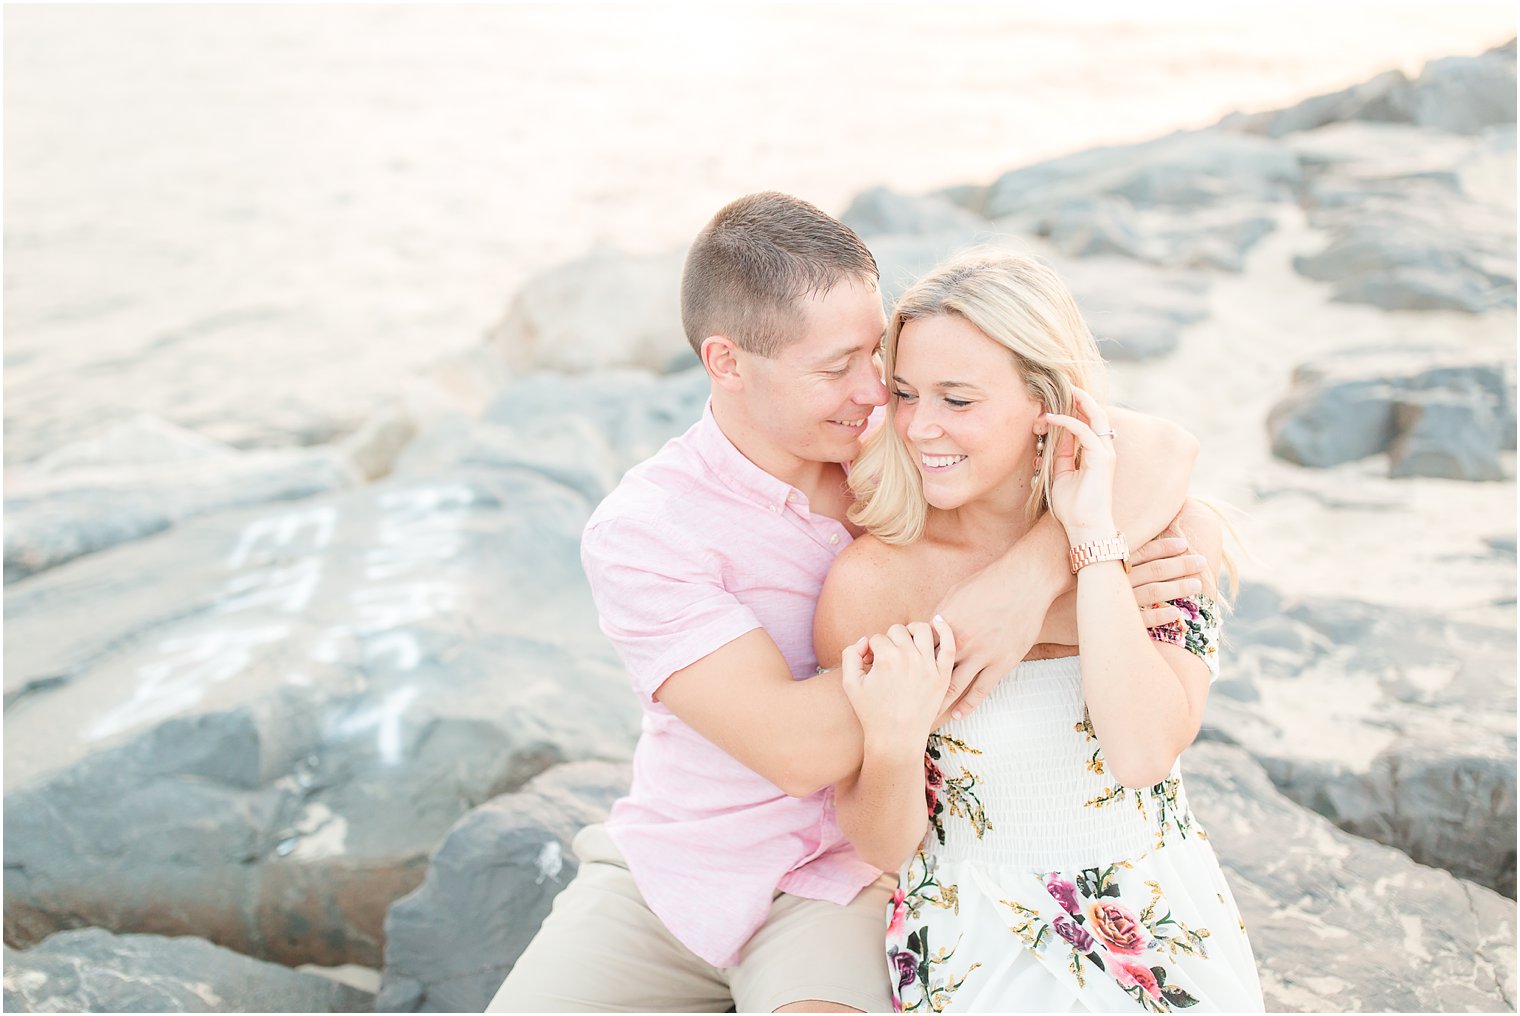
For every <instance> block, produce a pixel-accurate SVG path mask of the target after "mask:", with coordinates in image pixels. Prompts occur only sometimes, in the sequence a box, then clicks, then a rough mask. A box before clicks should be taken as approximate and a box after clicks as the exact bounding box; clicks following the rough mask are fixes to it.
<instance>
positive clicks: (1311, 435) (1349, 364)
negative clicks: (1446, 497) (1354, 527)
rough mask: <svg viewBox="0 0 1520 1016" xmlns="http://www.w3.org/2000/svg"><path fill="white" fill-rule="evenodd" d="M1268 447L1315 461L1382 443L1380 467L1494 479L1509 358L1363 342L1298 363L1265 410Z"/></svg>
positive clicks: (1502, 444) (1505, 415)
mask: <svg viewBox="0 0 1520 1016" xmlns="http://www.w3.org/2000/svg"><path fill="white" fill-rule="evenodd" d="M1267 430H1268V432H1269V433H1270V434H1271V438H1272V453H1273V454H1274V455H1276V456H1278V457H1279V458H1282V459H1285V460H1287V461H1289V462H1293V463H1296V464H1298V465H1301V466H1314V467H1318V468H1324V467H1329V466H1335V465H1338V464H1340V463H1343V462H1351V461H1355V460H1356V459H1361V458H1366V457H1367V456H1369V455H1376V454H1378V453H1380V452H1384V451H1387V452H1389V453H1390V456H1391V465H1390V475H1391V476H1395V477H1404V476H1436V477H1442V478H1446V479H1458V480H1497V479H1502V478H1503V476H1504V468H1503V463H1502V461H1501V457H1500V453H1501V451H1503V450H1506V449H1513V447H1514V439H1515V373H1514V364H1513V362H1508V363H1506V362H1488V363H1484V362H1472V361H1467V362H1463V361H1462V360H1461V359H1459V358H1454V357H1452V356H1451V355H1450V354H1433V353H1426V354H1421V353H1420V352H1418V351H1415V350H1401V351H1398V352H1387V351H1382V352H1379V351H1367V352H1363V353H1355V354H1349V355H1345V356H1340V357H1333V358H1326V359H1324V360H1321V361H1317V362H1315V363H1310V364H1304V365H1302V366H1300V367H1298V368H1297V369H1295V371H1294V372H1293V387H1292V389H1291V390H1290V391H1289V392H1288V394H1287V395H1286V396H1284V397H1283V398H1282V400H1280V401H1279V402H1278V403H1277V404H1276V405H1275V406H1273V407H1272V411H1271V413H1270V415H1269V416H1268V418H1267Z"/></svg>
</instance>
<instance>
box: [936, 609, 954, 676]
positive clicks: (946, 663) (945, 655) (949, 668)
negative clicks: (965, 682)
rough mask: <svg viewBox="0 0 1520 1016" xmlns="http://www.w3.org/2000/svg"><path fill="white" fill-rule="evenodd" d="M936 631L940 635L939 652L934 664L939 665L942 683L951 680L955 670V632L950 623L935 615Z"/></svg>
mask: <svg viewBox="0 0 1520 1016" xmlns="http://www.w3.org/2000/svg"><path fill="white" fill-rule="evenodd" d="M933 623H934V630H935V631H936V632H937V633H938V634H939V651H938V652H937V653H936V655H935V657H934V662H935V663H936V664H938V665H939V676H940V680H941V681H948V680H950V675H951V673H952V672H954V670H955V632H954V631H952V630H951V629H950V622H949V621H946V620H945V619H944V618H942V617H940V616H939V615H938V614H935V615H934V622H933Z"/></svg>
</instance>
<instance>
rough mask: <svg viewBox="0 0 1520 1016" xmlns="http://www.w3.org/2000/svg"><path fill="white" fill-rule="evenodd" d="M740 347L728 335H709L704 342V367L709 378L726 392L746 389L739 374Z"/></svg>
mask: <svg viewBox="0 0 1520 1016" xmlns="http://www.w3.org/2000/svg"><path fill="white" fill-rule="evenodd" d="M739 359H740V357H739V347H737V346H735V345H734V342H733V340H732V339H730V338H729V337H728V336H726V335H709V336H708V337H707V338H705V339H703V340H702V366H704V367H706V368H707V373H708V376H709V377H711V378H712V379H713V380H714V381H716V382H717V384H718V387H719V388H722V389H723V390H724V391H726V392H737V391H739V390H740V389H741V388H743V387H744V379H743V378H742V377H740V373H739Z"/></svg>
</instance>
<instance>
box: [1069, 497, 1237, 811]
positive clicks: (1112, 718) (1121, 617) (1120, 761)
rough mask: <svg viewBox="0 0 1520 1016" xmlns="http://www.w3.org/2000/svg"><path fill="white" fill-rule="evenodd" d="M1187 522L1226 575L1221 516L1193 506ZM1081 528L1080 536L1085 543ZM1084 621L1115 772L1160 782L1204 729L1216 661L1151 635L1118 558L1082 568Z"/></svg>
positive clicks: (1082, 639) (1096, 728) (1087, 683)
mask: <svg viewBox="0 0 1520 1016" xmlns="http://www.w3.org/2000/svg"><path fill="white" fill-rule="evenodd" d="M1183 524H1184V527H1185V529H1186V532H1187V534H1188V537H1189V540H1190V543H1191V546H1192V549H1193V552H1194V553H1196V554H1200V555H1202V556H1203V557H1204V558H1205V560H1206V561H1207V565H1206V568H1207V569H1208V571H1209V574H1213V575H1218V574H1219V567H1220V555H1221V549H1222V539H1223V537H1222V533H1221V529H1220V524H1219V520H1218V519H1217V518H1215V517H1214V516H1212V515H1210V514H1208V513H1207V512H1204V511H1193V510H1192V509H1189V510H1188V512H1187V513H1186V514H1185V518H1184V523H1183ZM1081 535H1082V534H1078V535H1074V536H1073V543H1080V542H1084V541H1083V539H1082V538H1081ZM1107 535H1112V534H1111V533H1110V534H1107ZM1077 628H1078V631H1079V633H1080V636H1079V640H1078V643H1079V645H1080V648H1081V656H1080V659H1081V667H1082V691H1083V695H1084V697H1085V698H1086V700H1087V710H1088V716H1089V717H1090V718H1091V720H1092V725H1093V733H1095V734H1096V735H1097V737H1098V741H1099V743H1100V744H1102V746H1103V757H1104V759H1105V760H1106V762H1107V765H1108V770H1109V772H1110V774H1111V775H1112V776H1113V777H1114V779H1116V780H1118V781H1119V782H1120V783H1122V784H1124V785H1125V786H1127V787H1149V786H1154V785H1155V784H1157V783H1160V782H1161V781H1162V780H1164V779H1165V778H1166V774H1167V773H1168V772H1170V771H1171V768H1172V763H1174V762H1175V761H1176V760H1177V756H1178V755H1180V754H1182V751H1183V749H1184V748H1186V747H1187V746H1188V745H1189V744H1192V743H1193V738H1195V737H1197V736H1198V728H1199V726H1200V725H1201V724H1202V722H1203V707H1204V703H1205V702H1206V701H1207V699H1208V694H1209V680H1210V672H1209V667H1208V665H1207V664H1206V663H1204V661H1203V660H1201V659H1199V658H1198V657H1197V656H1195V655H1194V654H1193V653H1191V652H1189V651H1188V650H1187V649H1184V648H1182V647H1180V646H1174V645H1168V644H1166V643H1161V642H1156V641H1154V640H1153V639H1152V638H1151V637H1150V634H1149V633H1148V632H1147V631H1146V628H1145V626H1144V624H1143V623H1142V622H1141V620H1140V612H1139V609H1138V608H1137V607H1136V605H1135V597H1134V595H1133V592H1132V590H1131V588H1130V583H1129V577H1128V576H1126V575H1125V574H1124V568H1123V566H1122V565H1121V564H1120V563H1119V562H1118V561H1103V562H1100V563H1098V564H1090V565H1088V566H1087V567H1085V568H1083V569H1082V570H1081V571H1079V572H1078V573H1077Z"/></svg>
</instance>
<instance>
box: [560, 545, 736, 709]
mask: <svg viewBox="0 0 1520 1016" xmlns="http://www.w3.org/2000/svg"><path fill="white" fill-rule="evenodd" d="M680 537H681V534H679V533H677V532H674V531H672V530H671V529H669V528H662V527H660V526H658V525H655V524H651V523H646V522H642V521H635V520H630V519H627V518H622V519H612V520H608V521H605V522H593V524H592V525H591V526H588V527H587V529H586V531H585V532H584V533H583V534H582V536H581V565H582V567H584V568H585V570H586V578H587V579H588V580H589V582H590V584H591V598H592V599H593V600H594V601H595V602H596V611H597V616H598V619H599V621H600V623H601V627H602V631H603V632H604V633H605V634H606V636H607V638H608V639H610V640H611V641H612V645H613V648H615V649H616V650H617V653H618V656H619V657H621V658H622V660H623V665H624V666H625V667H627V668H628V674H629V676H630V677H631V678H632V680H633V688H634V691H636V692H637V693H638V694H639V697H640V698H642V699H643V700H644V702H645V704H648V703H651V702H653V701H654V695H655V692H657V691H659V688H660V685H662V684H664V683H665V679H666V678H668V677H669V676H670V675H671V674H674V673H675V672H676V671H678V670H681V669H682V668H684V667H688V666H690V665H691V664H693V663H695V662H697V661H698V660H700V659H702V658H703V657H704V656H707V655H708V654H710V653H712V652H714V651H715V650H717V649H721V648H722V647H723V646H725V645H727V644H728V643H730V642H732V641H733V640H734V639H736V638H738V637H739V636H741V635H743V634H745V633H746V632H749V631H753V630H754V629H756V628H759V627H760V626H761V625H760V621H759V619H758V618H757V617H756V616H755V614H754V612H753V611H751V610H750V609H749V608H748V607H746V606H745V605H744V604H742V603H740V602H739V601H738V599H736V598H735V597H734V595H733V594H732V593H730V592H729V591H728V590H727V589H725V588H724V587H723V584H722V581H721V577H720V569H719V567H718V563H717V559H716V557H715V555H713V554H712V553H711V552H710V551H704V550H703V549H701V548H696V547H692V546H690V545H689V544H688V543H686V542H685V541H683V540H682V539H681V538H680Z"/></svg>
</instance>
